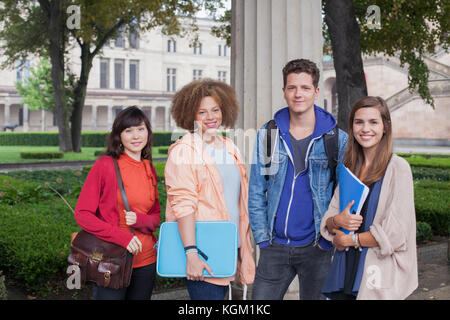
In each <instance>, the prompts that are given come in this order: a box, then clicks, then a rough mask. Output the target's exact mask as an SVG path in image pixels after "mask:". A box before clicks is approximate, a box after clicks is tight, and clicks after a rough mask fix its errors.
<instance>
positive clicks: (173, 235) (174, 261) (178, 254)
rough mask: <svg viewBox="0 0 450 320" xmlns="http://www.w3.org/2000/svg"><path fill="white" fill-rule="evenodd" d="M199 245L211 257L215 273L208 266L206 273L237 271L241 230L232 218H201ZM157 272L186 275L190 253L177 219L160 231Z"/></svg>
mask: <svg viewBox="0 0 450 320" xmlns="http://www.w3.org/2000/svg"><path fill="white" fill-rule="evenodd" d="M195 241H196V245H197V247H198V248H199V249H200V250H201V251H202V252H203V253H204V254H205V255H206V256H207V257H208V259H207V260H205V259H204V258H203V257H202V256H201V255H200V254H199V255H198V256H199V257H200V259H202V260H203V261H206V263H207V264H208V265H209V266H210V267H211V269H212V272H213V274H214V275H213V276H211V275H210V274H209V273H208V272H207V271H206V269H205V270H203V276H205V277H209V278H227V277H232V276H234V275H235V274H236V268H237V251H238V248H237V230H236V226H235V225H234V223H232V222H229V221H197V222H196V223H195ZM156 271H157V273H158V275H160V276H161V277H186V253H185V252H184V246H183V243H182V242H181V238H180V234H179V233H178V223H177V222H164V223H163V224H162V225H161V228H160V230H159V240H158V250H157V260H156Z"/></svg>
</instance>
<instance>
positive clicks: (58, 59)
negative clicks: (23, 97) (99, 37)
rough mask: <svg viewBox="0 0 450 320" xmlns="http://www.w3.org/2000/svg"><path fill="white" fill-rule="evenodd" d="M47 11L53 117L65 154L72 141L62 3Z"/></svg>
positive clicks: (55, 3) (54, 4)
mask: <svg viewBox="0 0 450 320" xmlns="http://www.w3.org/2000/svg"><path fill="white" fill-rule="evenodd" d="M43 9H44V8H43ZM49 9H50V10H49V11H50V12H49V13H50V14H49V25H50V26H49V28H50V60H51V63H52V79H53V88H54V94H55V116H56V124H57V126H58V133H59V135H58V136H59V149H60V150H61V151H63V152H67V151H72V139H71V133H70V126H69V116H68V114H67V108H66V95H65V89H64V49H65V41H64V23H65V21H64V13H63V6H62V2H61V1H59V0H53V1H50V2H49Z"/></svg>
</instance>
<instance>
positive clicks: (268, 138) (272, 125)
mask: <svg viewBox="0 0 450 320" xmlns="http://www.w3.org/2000/svg"><path fill="white" fill-rule="evenodd" d="M277 128H278V127H277V123H276V122H275V120H274V119H272V120H270V121H269V122H267V127H266V143H265V147H266V152H265V156H266V157H267V158H266V159H267V160H268V161H267V162H266V165H265V167H266V174H265V175H264V177H265V178H266V181H267V180H269V170H270V166H271V164H272V130H274V129H277Z"/></svg>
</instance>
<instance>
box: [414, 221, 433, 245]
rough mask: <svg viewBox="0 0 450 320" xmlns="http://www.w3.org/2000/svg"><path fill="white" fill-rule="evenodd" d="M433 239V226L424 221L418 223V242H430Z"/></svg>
mask: <svg viewBox="0 0 450 320" xmlns="http://www.w3.org/2000/svg"><path fill="white" fill-rule="evenodd" d="M432 238H433V231H432V230H431V226H430V225H429V224H428V223H426V222H423V221H417V224H416V239H417V241H429V240H431V239H432Z"/></svg>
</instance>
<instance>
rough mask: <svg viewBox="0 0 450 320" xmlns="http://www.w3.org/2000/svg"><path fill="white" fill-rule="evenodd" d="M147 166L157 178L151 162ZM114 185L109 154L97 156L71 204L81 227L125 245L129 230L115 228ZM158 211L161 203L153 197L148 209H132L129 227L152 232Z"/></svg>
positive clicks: (114, 175) (115, 180)
mask: <svg viewBox="0 0 450 320" xmlns="http://www.w3.org/2000/svg"><path fill="white" fill-rule="evenodd" d="M151 168H152V172H153V174H154V175H155V177H156V178H158V177H157V176H156V171H155V168H154V166H153V165H152V166H151ZM118 188H119V186H118V183H117V177H116V172H115V169H114V163H113V161H112V158H111V157H109V156H103V157H101V158H99V159H98V160H97V161H96V162H95V163H94V165H93V167H92V169H91V170H90V171H89V174H88V176H87V178H86V181H85V182H84V185H83V189H82V190H81V193H80V196H79V198H78V201H77V205H76V207H75V220H76V222H77V223H78V225H79V226H80V227H81V228H82V229H83V230H85V231H87V232H89V233H92V234H93V235H95V236H97V237H98V238H100V239H102V240H105V241H108V242H113V243H116V244H118V245H120V246H122V247H124V248H126V247H127V246H128V243H129V242H130V241H131V239H132V238H133V234H132V233H131V232H126V231H123V230H121V229H120V228H119V210H118V209H117V189H118ZM125 191H126V190H125ZM160 211H161V206H160V204H159V201H158V199H156V200H155V203H154V205H153V207H152V208H151V209H150V211H149V212H147V213H141V212H136V216H137V221H136V223H135V224H134V225H132V227H133V228H135V229H137V230H139V231H140V232H142V233H146V234H151V233H153V232H154V231H155V230H156V228H157V227H158V226H159V222H160Z"/></svg>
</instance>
